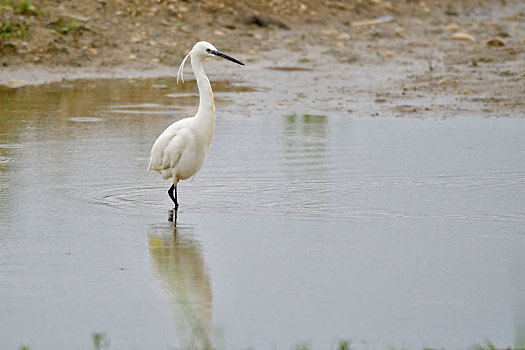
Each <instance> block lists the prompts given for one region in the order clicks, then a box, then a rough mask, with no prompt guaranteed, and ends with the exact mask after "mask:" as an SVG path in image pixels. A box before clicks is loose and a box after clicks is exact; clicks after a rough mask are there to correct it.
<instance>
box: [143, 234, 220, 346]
mask: <svg viewBox="0 0 525 350" xmlns="http://www.w3.org/2000/svg"><path fill="white" fill-rule="evenodd" d="M148 235H149V246H150V254H151V259H152V265H153V269H154V271H155V272H156V273H157V274H158V276H159V279H160V280H161V281H162V284H163V285H164V287H165V288H166V290H167V291H168V292H169V294H170V297H171V298H172V306H173V312H174V318H175V329H176V332H177V337H178V339H179V343H180V346H181V347H182V348H184V349H211V348H212V341H211V339H210V333H211V330H210V328H211V316H212V310H211V307H212V291H211V284H210V278H209V276H208V273H207V269H206V266H205V264H204V260H203V257H202V252H201V247H200V246H199V244H198V242H196V241H195V240H194V239H193V227H191V226H185V225H179V226H173V225H169V224H168V225H152V226H150V227H149V230H148Z"/></svg>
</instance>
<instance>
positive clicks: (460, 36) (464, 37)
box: [452, 32, 476, 42]
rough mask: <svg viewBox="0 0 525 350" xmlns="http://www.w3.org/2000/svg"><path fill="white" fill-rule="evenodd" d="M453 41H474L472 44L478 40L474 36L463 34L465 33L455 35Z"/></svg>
mask: <svg viewBox="0 0 525 350" xmlns="http://www.w3.org/2000/svg"><path fill="white" fill-rule="evenodd" d="M452 39H456V40H465V41H472V42H475V41H476V39H475V38H474V37H473V36H472V35H470V34H467V33H463V32H458V33H455V34H453V35H452Z"/></svg>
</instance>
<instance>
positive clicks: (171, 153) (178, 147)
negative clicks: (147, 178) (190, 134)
mask: <svg viewBox="0 0 525 350" xmlns="http://www.w3.org/2000/svg"><path fill="white" fill-rule="evenodd" d="M186 141H187V138H186V137H184V132H182V130H170V129H169V128H168V129H166V131H164V132H163V133H162V134H161V135H160V136H159V138H158V139H157V141H155V143H154V144H153V147H152V148H151V157H150V160H149V170H153V171H160V170H166V169H170V168H173V167H175V165H177V162H178V161H179V159H180V156H181V154H182V151H183V150H184V148H185V146H186V143H187V142H186Z"/></svg>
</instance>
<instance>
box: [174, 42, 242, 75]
mask: <svg viewBox="0 0 525 350" xmlns="http://www.w3.org/2000/svg"><path fill="white" fill-rule="evenodd" d="M188 57H191V60H192V61H193V60H200V61H203V60H205V59H207V58H209V57H222V58H225V59H227V60H229V61H232V62H234V63H237V64H240V65H241V66H244V63H242V62H241V61H239V60H236V59H235V58H233V57H230V56H228V55H225V54H223V53H222V52H220V51H219V50H217V48H216V47H215V46H213V45H212V44H210V43H209V42H207V41H199V42H198V43H196V44H195V46H193V49H191V51H190V52H189V53H188V54H187V55H186V57H184V59H183V60H182V63H181V65H180V67H179V72H178V74H177V82H179V78H182V82H183V83H184V64H185V63H186V60H187V59H188Z"/></svg>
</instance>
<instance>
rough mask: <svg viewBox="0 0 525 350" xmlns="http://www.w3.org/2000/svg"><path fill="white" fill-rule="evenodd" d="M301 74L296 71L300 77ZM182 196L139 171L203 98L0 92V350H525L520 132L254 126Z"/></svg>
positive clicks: (337, 119)
mask: <svg viewBox="0 0 525 350" xmlns="http://www.w3.org/2000/svg"><path fill="white" fill-rule="evenodd" d="M298 74H299V73H298ZM213 87H214V91H215V93H216V101H217V125H216V135H215V138H214V140H213V144H212V148H211V149H210V152H209V155H208V159H207V160H206V163H205V166H204V168H203V169H202V170H201V172H200V173H199V174H198V175H197V177H196V178H195V180H194V181H193V182H190V181H185V182H182V183H181V184H180V187H179V202H180V204H181V208H180V211H179V222H178V223H177V226H176V227H174V225H173V224H171V223H169V222H168V221H167V219H168V209H170V208H171V201H170V199H169V198H168V196H167V194H166V190H167V189H168V188H169V183H168V182H165V181H163V180H162V179H161V178H160V176H159V175H158V174H156V173H151V172H147V171H146V167H147V162H148V154H149V150H150V148H151V145H152V143H153V141H154V140H155V138H156V137H157V136H158V135H159V134H160V133H161V132H162V131H163V130H164V128H165V127H167V126H168V125H169V124H170V123H171V122H173V121H174V120H177V119H178V118H181V117H184V116H186V115H191V114H192V113H194V108H195V106H196V105H197V101H198V98H197V94H196V91H195V87H194V82H191V81H190V82H189V83H188V84H186V85H182V86H180V85H179V86H177V85H175V84H174V82H173V79H155V80H143V81H139V80H137V81H129V80H101V81H80V82H75V83H63V84H53V85H47V86H39V87H26V88H21V89H15V90H2V91H0V98H1V101H2V102H1V104H0V189H1V192H0V213H1V223H2V225H1V228H0V300H2V302H1V304H0V305H1V306H0V310H1V312H0V329H2V331H1V332H0V344H2V347H3V348H6V349H15V348H17V347H18V346H20V345H22V344H25V345H29V346H30V347H31V348H34V349H56V348H73V349H74V348H89V347H90V346H91V338H90V337H91V333H92V332H105V334H106V336H107V338H108V339H109V340H110V348H115V349H169V348H181V347H182V348H205V347H210V346H211V347H214V348H225V349H242V348H249V347H252V348H255V349H270V348H277V349H287V348H291V347H293V346H295V345H297V344H301V343H306V344H310V345H311V346H312V347H313V348H316V349H328V348H330V347H331V346H334V344H336V343H337V341H338V340H340V339H352V341H353V344H354V347H358V348H359V347H361V348H385V347H388V346H395V347H403V346H405V347H408V348H422V347H425V346H426V347H445V348H466V347H469V346H471V345H473V344H475V343H479V342H483V341H484V339H487V338H488V339H491V340H492V341H493V342H495V343H496V344H497V345H498V346H502V347H503V346H514V347H525V317H524V315H525V293H523V291H524V290H525V285H524V282H523V281H525V260H524V259H523V252H524V251H525V232H524V227H525V206H524V198H525V182H524V181H525V163H524V162H523V159H524V158H525V145H524V139H523V135H524V134H525V119H520V118H501V119H485V118H480V117H476V116H472V117H465V118H456V119H447V120H438V119H432V118H430V119H409V118H407V119H403V118H365V117H363V118H361V117H359V116H358V115H359V113H353V114H352V115H345V114H340V115H338V114H325V113H323V111H322V110H316V111H311V113H310V114H304V113H294V112H293V111H289V110H284V111H283V112H282V113H280V114H279V113H274V112H273V109H272V113H271V114H265V112H264V109H265V108H264V106H258V107H257V108H255V110H256V112H251V113H246V111H247V110H249V109H250V106H252V105H253V103H254V102H253V101H260V100H262V99H266V100H267V101H268V103H269V104H272V101H273V100H272V98H277V97H275V96H272V95H271V92H269V91H265V90H263V89H259V88H258V87H257V86H256V85H250V84H246V83H244V82H240V81H238V82H229V83H228V82H226V81H220V80H219V81H215V82H214V83H213Z"/></svg>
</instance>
